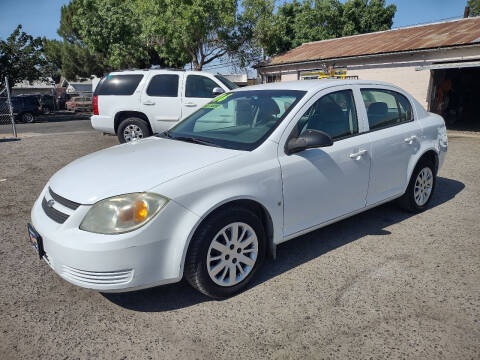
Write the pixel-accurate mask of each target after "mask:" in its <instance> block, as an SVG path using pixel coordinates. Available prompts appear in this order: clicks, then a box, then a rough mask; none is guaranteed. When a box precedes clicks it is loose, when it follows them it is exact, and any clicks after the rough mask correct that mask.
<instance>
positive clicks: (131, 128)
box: [123, 124, 143, 142]
mask: <svg viewBox="0 0 480 360" xmlns="http://www.w3.org/2000/svg"><path fill="white" fill-rule="evenodd" d="M123 138H124V139H125V141H126V142H129V141H132V140H138V139H142V138H143V132H142V129H140V128H139V127H138V126H137V125H135V124H130V125H128V126H127V127H126V128H125V129H124V130H123Z"/></svg>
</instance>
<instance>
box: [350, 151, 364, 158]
mask: <svg viewBox="0 0 480 360" xmlns="http://www.w3.org/2000/svg"><path fill="white" fill-rule="evenodd" d="M366 153H367V150H360V151H359V152H356V153H353V154H350V155H349V157H350V159H353V160H360V159H361V158H362V156H363V155H365V154H366Z"/></svg>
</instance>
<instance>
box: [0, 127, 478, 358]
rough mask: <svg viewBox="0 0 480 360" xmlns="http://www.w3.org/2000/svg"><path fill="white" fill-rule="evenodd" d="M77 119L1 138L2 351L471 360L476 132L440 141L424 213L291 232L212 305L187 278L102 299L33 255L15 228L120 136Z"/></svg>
mask: <svg viewBox="0 0 480 360" xmlns="http://www.w3.org/2000/svg"><path fill="white" fill-rule="evenodd" d="M47 125H48V124H46V126H47ZM77 125H78V124H77ZM80 125H81V126H80V127H78V128H77V127H76V125H75V124H73V125H72V124H70V125H64V126H65V128H62V131H59V132H58V133H57V134H52V133H51V132H50V131H47V133H48V134H43V133H42V132H38V131H37V132H33V135H32V136H24V137H22V138H21V140H20V141H8V142H7V141H2V140H0V154H1V155H0V273H1V275H2V280H1V281H0V319H1V321H0V354H1V355H0V358H2V359H39V358H42V359H97V358H99V359H266V358H268V359H294V358H295V359H310V358H313V359H327V358H338V359H345V358H352V359H359V358H363V359H365V358H368V359H370V358H372V359H385V358H394V359H396V358H408V359H478V358H479V357H480V273H479V268H480V246H479V242H480V221H479V220H480V218H479V215H480V181H479V178H480V162H479V160H478V155H479V154H480V137H478V136H464V135H462V134H457V135H454V136H450V142H449V152H448V154H447V160H446V162H445V165H444V167H443V168H442V169H441V170H440V173H439V178H438V183H437V189H436V193H435V195H434V198H433V200H432V203H431V206H430V208H429V209H428V210H427V211H425V212H424V213H422V214H419V215H414V216H412V215H411V214H407V213H405V212H403V211H401V210H399V209H398V208H397V207H396V206H395V204H386V205H383V206H381V207H379V208H377V209H373V210H370V211H367V212H365V213H363V214H360V215H357V216H354V217H352V218H350V219H347V220H344V221H342V222H340V223H337V224H334V225H331V226H329V227H327V228H324V229H321V230H317V231H315V232H312V233H310V234H307V235H305V236H302V237H299V238H297V239H294V240H292V241H290V242H287V243H285V244H283V245H281V246H279V248H278V253H277V255H278V258H277V260H276V261H273V260H269V261H267V263H266V265H265V267H264V268H263V269H262V271H261V274H260V276H259V277H258V278H257V280H256V281H255V282H254V284H253V285H252V286H251V287H250V288H249V289H248V290H247V291H245V292H244V293H242V294H240V295H238V296H235V297H233V298H231V299H228V300H224V301H212V300H210V299H208V298H206V297H204V296H203V295H201V294H199V293H197V292H196V291H194V290H193V289H191V288H190V287H189V286H188V285H187V284H186V283H185V282H181V283H178V284H172V285H167V286H163V287H157V288H154V289H150V290H144V291H138V292H133V293H126V294H101V293H98V292H95V291H90V290H85V289H82V288H79V287H76V286H74V285H70V284H69V283H67V282H65V281H64V280H62V279H61V278H60V277H58V276H57V275H56V274H55V273H54V272H53V271H52V270H51V269H50V268H49V267H48V265H47V264H46V263H44V262H42V261H40V260H39V259H38V258H37V257H36V255H35V254H34V250H33V249H32V247H31V246H30V245H29V244H28V239H27V229H26V225H27V222H28V221H29V218H30V209H31V207H32V204H33V202H34V200H35V198H36V197H37V196H38V194H39V193H40V191H41V189H42V187H43V186H44V184H45V183H46V181H47V180H48V178H49V177H50V176H51V175H53V173H54V172H55V171H56V170H58V169H60V168H61V167H63V166H64V165H66V164H67V163H68V162H70V161H72V160H74V159H76V158H78V157H80V156H82V155H85V154H88V153H91V152H93V151H96V150H99V149H101V148H105V147H108V146H111V145H114V144H116V143H117V140H116V138H115V137H111V136H102V135H101V134H99V133H97V132H94V131H93V130H91V128H90V127H89V126H88V125H89V124H88V121H87V122H85V123H81V124H80ZM68 126H73V130H72V129H70V130H68V129H67V128H68ZM65 129H67V130H65ZM4 179H5V180H4Z"/></svg>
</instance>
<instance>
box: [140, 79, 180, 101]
mask: <svg viewBox="0 0 480 360" xmlns="http://www.w3.org/2000/svg"><path fill="white" fill-rule="evenodd" d="M147 94H148V95H149V96H163V97H177V96H178V75H173V74H165V75H155V76H154V77H153V78H152V80H151V81H150V84H149V85H148V88H147Z"/></svg>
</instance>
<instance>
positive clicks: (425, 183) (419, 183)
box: [413, 167, 433, 206]
mask: <svg viewBox="0 0 480 360" xmlns="http://www.w3.org/2000/svg"><path fill="white" fill-rule="evenodd" d="M432 188H433V173H432V170H431V169H430V168H429V167H424V168H423V169H422V170H421V171H420V172H419V173H418V176H417V179H416V180H415V187H414V191H413V196H414V198H415V203H416V204H417V205H418V206H423V205H425V204H426V203H427V201H428V199H429V198H430V195H431V194H432Z"/></svg>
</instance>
